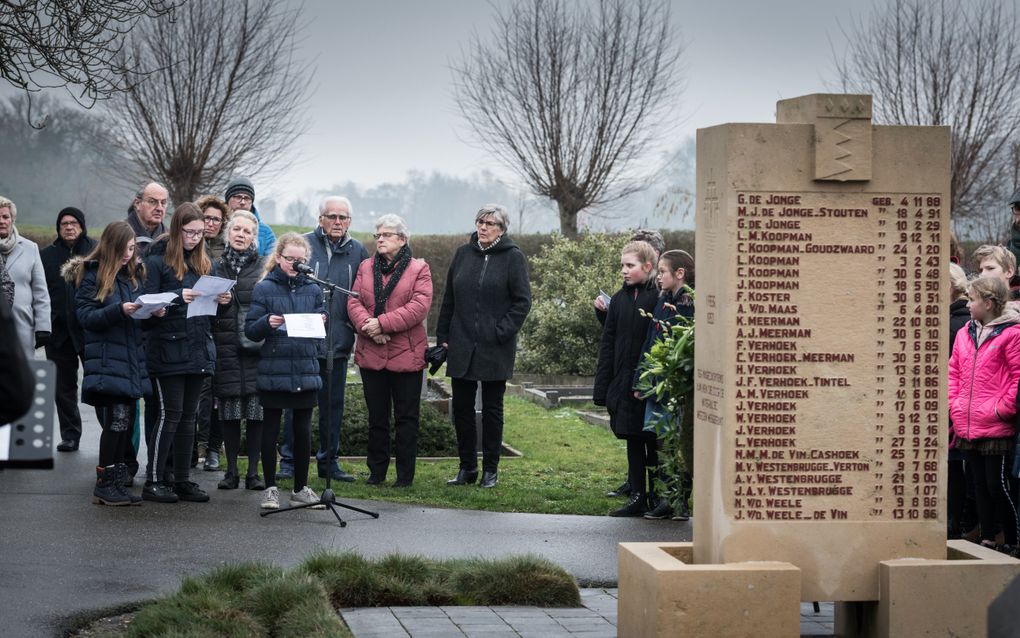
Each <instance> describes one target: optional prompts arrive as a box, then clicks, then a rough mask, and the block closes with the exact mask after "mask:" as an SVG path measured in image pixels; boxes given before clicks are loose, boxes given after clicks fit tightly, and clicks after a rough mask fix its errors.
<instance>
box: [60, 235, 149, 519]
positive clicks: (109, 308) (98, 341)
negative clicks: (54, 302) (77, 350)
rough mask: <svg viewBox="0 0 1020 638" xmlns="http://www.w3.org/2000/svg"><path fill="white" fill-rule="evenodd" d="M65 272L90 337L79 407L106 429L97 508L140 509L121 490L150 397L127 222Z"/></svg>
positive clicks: (137, 272) (138, 269)
mask: <svg viewBox="0 0 1020 638" xmlns="http://www.w3.org/2000/svg"><path fill="white" fill-rule="evenodd" d="M63 272H64V276H65V279H66V280H67V281H68V282H69V283H71V284H73V285H74V286H75V287H76V288H77V292H76V293H75V313H76V316H77V318H78V321H79V323H80V324H81V326H82V328H83V329H84V333H85V357H84V358H85V376H84V380H83V382H82V400H83V401H84V402H85V403H88V404H89V405H93V406H95V407H96V414H97V415H98V417H99V424H100V426H101V427H102V428H103V433H102V434H101V435H100V437H99V466H98V467H97V468H96V487H95V489H94V490H93V492H92V502H93V503H102V504H104V505H140V504H141V499H140V498H138V497H134V496H132V495H130V494H129V493H128V492H127V491H126V490H125V488H124V487H123V482H124V480H125V477H126V476H127V465H126V464H124V463H123V462H122V461H123V459H124V454H125V452H126V450H127V446H128V445H130V437H131V426H132V425H133V424H134V418H135V401H136V400H138V399H139V398H141V397H142V396H143V395H147V394H150V392H151V387H150V384H149V376H148V372H147V371H146V366H145V348H144V347H143V341H142V327H141V322H140V321H138V320H136V319H132V315H134V314H135V313H136V312H137V311H138V309H139V308H140V307H141V304H139V303H136V302H135V299H136V298H137V297H138V295H139V294H141V292H142V285H143V281H144V279H145V267H144V266H143V265H142V264H141V263H140V262H139V260H138V259H137V258H136V257H135V233H134V231H133V230H132V229H131V227H130V226H129V225H128V224H127V223H126V222H113V223H111V224H110V225H109V226H107V227H106V228H105V229H104V230H103V235H102V237H101V238H100V240H99V245H98V246H96V248H95V249H93V250H92V252H91V253H90V254H89V255H88V256H87V257H85V258H84V259H82V258H80V257H79V258H75V259H73V260H72V261H70V262H69V263H68V264H67V266H66V267H65V268H64V271H63ZM164 312H165V311H160V313H158V314H159V315H162V314H164ZM155 321H159V319H156V320H155Z"/></svg>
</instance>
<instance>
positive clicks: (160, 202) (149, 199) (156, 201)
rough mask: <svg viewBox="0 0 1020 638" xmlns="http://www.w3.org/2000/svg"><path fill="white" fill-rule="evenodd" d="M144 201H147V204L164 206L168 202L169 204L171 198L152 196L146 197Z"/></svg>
mask: <svg viewBox="0 0 1020 638" xmlns="http://www.w3.org/2000/svg"><path fill="white" fill-rule="evenodd" d="M142 201H143V202H145V203H146V204H148V205H149V206H163V207H165V206H166V204H167V201H169V200H166V199H153V198H152V197H146V198H145V199H143V200H142Z"/></svg>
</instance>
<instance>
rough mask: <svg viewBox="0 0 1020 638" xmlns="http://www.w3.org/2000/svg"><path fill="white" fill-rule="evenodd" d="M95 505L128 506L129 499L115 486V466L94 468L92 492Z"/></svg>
mask: <svg viewBox="0 0 1020 638" xmlns="http://www.w3.org/2000/svg"><path fill="white" fill-rule="evenodd" d="M92 502H93V503H95V504H96V505H130V504H131V498H130V497H129V496H128V495H127V494H125V493H124V490H123V488H121V486H120V485H117V466H116V465H108V466H106V467H96V487H95V489H93V490H92Z"/></svg>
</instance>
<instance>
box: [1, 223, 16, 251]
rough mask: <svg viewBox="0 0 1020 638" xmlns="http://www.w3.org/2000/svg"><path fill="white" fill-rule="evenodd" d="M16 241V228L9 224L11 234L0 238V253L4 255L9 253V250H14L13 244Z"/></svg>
mask: <svg viewBox="0 0 1020 638" xmlns="http://www.w3.org/2000/svg"><path fill="white" fill-rule="evenodd" d="M17 243H18V229H17V227H16V226H15V225H14V224H11V234H10V235H8V236H7V237H6V238H4V239H0V253H2V254H4V255H10V254H11V251H12V250H14V246H15V245H16V244H17Z"/></svg>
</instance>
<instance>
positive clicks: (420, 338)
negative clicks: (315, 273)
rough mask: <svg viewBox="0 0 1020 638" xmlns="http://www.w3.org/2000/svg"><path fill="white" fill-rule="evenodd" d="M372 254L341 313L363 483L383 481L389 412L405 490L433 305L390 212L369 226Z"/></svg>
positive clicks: (427, 282) (402, 229)
mask: <svg viewBox="0 0 1020 638" xmlns="http://www.w3.org/2000/svg"><path fill="white" fill-rule="evenodd" d="M374 237H375V256H374V257H371V258H369V259H366V260H365V261H363V262H361V266H360V267H359V268H358V278H357V280H356V283H355V288H354V290H355V292H357V293H358V296H357V297H354V296H351V297H350V298H348V300H347V312H348V314H349V316H350V318H351V322H352V323H353V324H354V326H355V328H356V329H357V331H358V334H359V335H360V337H361V338H360V339H358V343H357V346H356V347H355V350H354V361H355V363H357V364H358V368H359V369H360V370H361V379H362V382H363V386H362V387H363V389H364V391H365V404H366V406H367V407H368V458H367V464H368V471H369V477H368V480H367V481H366V482H367V483H368V484H369V485H379V484H381V483H382V482H383V481H385V480H386V471H387V469H388V468H389V465H390V412H391V411H392V412H393V424H394V429H395V430H396V432H395V434H396V436H395V444H396V455H395V456H396V461H397V480H396V482H395V483H394V484H393V486H394V487H410V486H411V483H412V482H413V481H414V466H415V458H416V457H417V456H418V417H419V411H420V406H421V383H422V370H423V369H424V368H425V348H426V347H427V346H428V337H427V335H426V334H425V318H426V317H428V314H429V307H430V306H431V305H432V272H431V271H430V270H429V266H428V264H426V263H425V260H424V259H412V258H411V245H410V244H409V243H408V239H409V233H408V231H407V224H406V223H404V220H403V219H401V218H400V217H398V216H396V215H383V216H382V217H380V218H379V219H377V220H376V223H375V236H374Z"/></svg>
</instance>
